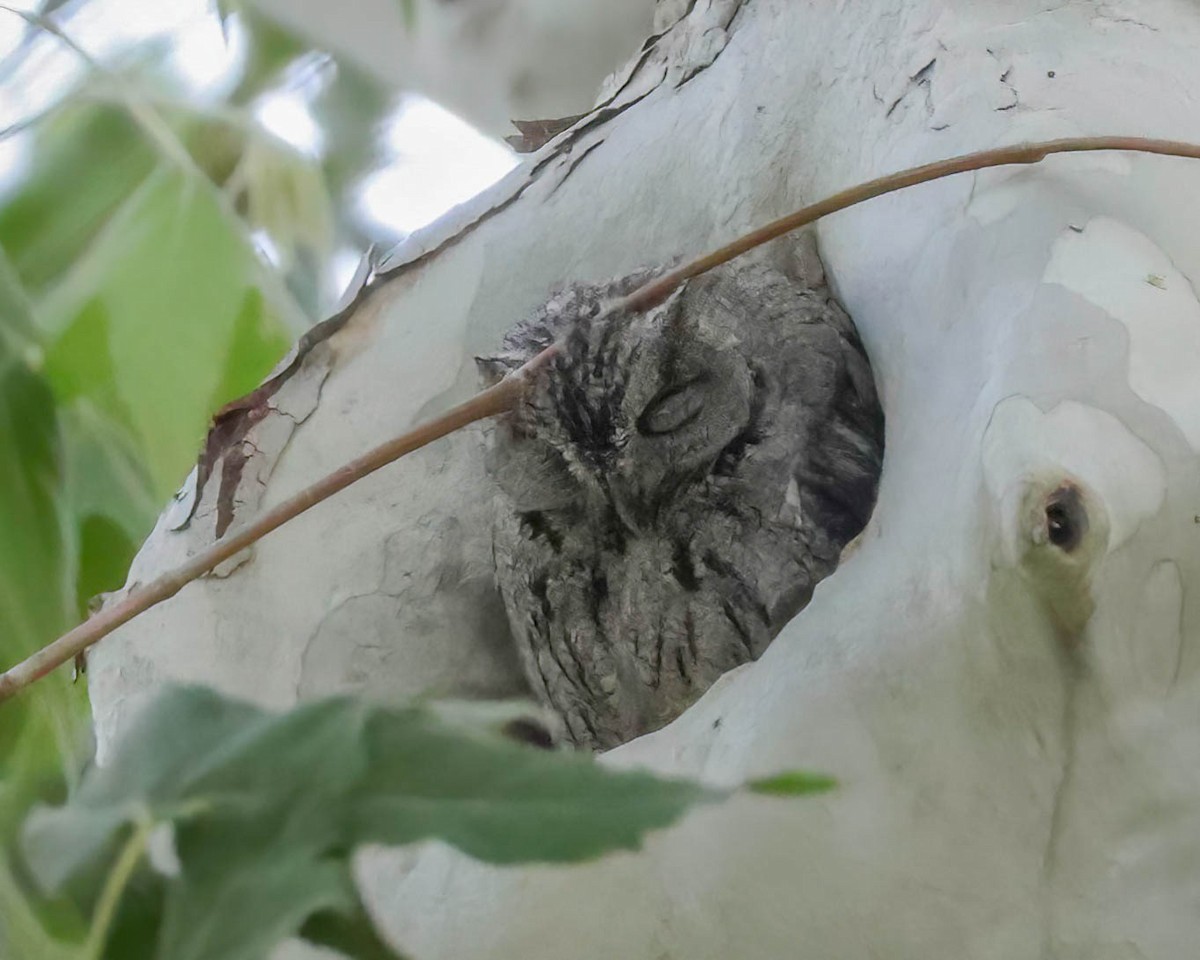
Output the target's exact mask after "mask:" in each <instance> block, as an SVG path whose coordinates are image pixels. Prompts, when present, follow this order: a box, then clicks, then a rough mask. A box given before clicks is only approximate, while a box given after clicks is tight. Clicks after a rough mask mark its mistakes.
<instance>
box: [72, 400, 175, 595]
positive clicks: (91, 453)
mask: <svg viewBox="0 0 1200 960" xmlns="http://www.w3.org/2000/svg"><path fill="white" fill-rule="evenodd" d="M59 420H60V423H61V424H62V434H63V451H64V460H65V472H66V477H65V490H64V493H65V502H66V507H67V509H68V510H69V511H70V513H71V516H72V517H73V518H74V522H75V525H76V530H77V542H78V549H79V559H78V572H77V577H76V591H75V592H76V610H77V615H78V616H81V617H82V616H84V615H86V613H87V607H88V601H89V600H90V599H91V598H92V597H95V596H96V595H98V594H100V593H103V592H106V591H109V590H115V589H117V588H118V587H120V586H121V584H122V583H124V581H125V575H126V573H127V571H128V570H129V564H130V563H131V562H132V561H133V557H134V554H135V553H136V551H137V548H138V546H139V545H140V544H141V542H142V540H143V539H144V538H145V536H146V535H147V534H148V533H149V532H150V530H151V529H152V528H153V526H154V519H155V517H156V516H157V514H158V510H159V506H160V504H159V501H158V500H157V499H156V498H155V496H154V492H153V488H152V486H151V483H150V477H149V475H148V474H147V472H146V469H145V467H144V466H143V464H142V462H141V455H140V451H139V450H138V449H137V447H136V444H135V442H134V440H133V437H132V436H131V435H130V434H129V431H128V430H126V429H125V428H124V427H123V426H121V424H119V423H117V422H116V421H115V420H113V419H112V418H111V417H109V416H107V415H106V414H104V413H103V412H102V411H101V410H100V409H99V408H98V407H96V405H95V404H93V403H92V402H91V401H90V400H88V399H86V398H84V397H79V398H76V400H75V401H74V402H72V403H71V404H70V405H68V406H66V407H63V408H61V409H60V412H59Z"/></svg>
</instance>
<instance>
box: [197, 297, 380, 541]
mask: <svg viewBox="0 0 1200 960" xmlns="http://www.w3.org/2000/svg"><path fill="white" fill-rule="evenodd" d="M357 307H358V298H357V297H354V298H353V299H352V300H351V301H350V303H349V304H348V305H347V306H346V307H345V308H343V309H342V310H341V311H339V312H338V313H336V314H334V315H333V316H332V317H329V318H328V319H326V320H322V321H321V322H320V323H318V324H316V325H315V326H314V327H313V328H312V329H311V330H309V331H307V332H306V333H305V334H304V335H303V336H302V337H300V339H299V340H297V341H296V345H295V347H294V348H293V349H292V352H291V354H290V355H289V356H288V357H287V358H285V360H284V361H283V362H282V363H281V364H280V365H279V368H278V369H277V371H276V372H275V373H273V374H271V375H270V376H269V377H268V378H267V379H266V380H264V381H263V382H262V383H261V384H259V385H258V386H257V387H255V388H254V389H253V390H251V391H250V392H249V393H248V394H246V395H245V396H244V397H240V398H238V399H237V400H232V401H230V402H229V403H227V404H225V406H223V407H222V408H221V409H220V410H218V411H217V412H216V413H215V414H213V418H212V426H210V427H209V430H208V436H207V437H206V438H205V440H204V447H203V449H202V450H201V451H200V457H199V459H198V460H197V461H196V483H195V495H194V497H193V499H192V504H191V507H190V508H189V510H188V512H187V515H186V516H185V517H184V519H183V520H182V522H180V523H179V524H177V525H176V526H175V527H174V528H173V529H175V530H183V529H186V528H187V526H188V525H189V524H190V523H191V522H192V519H193V518H194V517H195V516H196V511H197V510H198V509H199V507H200V501H201V500H202V499H203V497H204V490H205V488H206V486H207V485H208V481H209V478H210V477H211V476H212V474H213V472H214V471H215V469H216V466H217V464H218V463H219V462H221V461H222V459H224V463H223V467H222V471H221V483H220V489H219V491H218V494H217V526H216V536H217V537H218V538H220V537H221V536H223V535H224V533H225V531H226V530H228V529H229V524H230V523H232V522H233V519H234V517H233V497H234V494H235V493H236V491H237V488H238V484H239V483H240V481H241V476H242V471H243V469H244V468H245V465H246V461H247V459H248V456H247V454H246V453H245V452H244V450H243V449H242V444H243V442H244V441H245V440H246V437H247V435H248V434H249V433H250V431H251V429H253V428H254V427H255V426H256V425H257V424H259V423H261V422H262V421H263V420H265V419H266V418H267V416H268V415H269V414H270V413H271V409H272V408H271V405H270V401H271V398H272V397H274V396H275V395H276V394H277V393H278V392H279V390H280V389H281V388H282V387H283V385H284V384H285V383H287V382H288V381H289V380H290V379H291V378H292V377H293V376H295V375H296V373H297V372H298V371H299V370H301V369H302V368H303V367H304V364H305V362H306V361H307V359H308V357H309V354H310V353H311V352H312V351H313V350H314V349H315V348H316V347H318V346H319V345H320V344H322V343H324V342H325V341H326V340H328V339H329V338H330V337H331V336H333V335H334V334H335V333H337V332H338V331H339V330H341V329H342V327H344V326H345V325H346V322H347V321H348V320H349V319H350V317H351V316H353V315H354V313H355V311H356V309H357Z"/></svg>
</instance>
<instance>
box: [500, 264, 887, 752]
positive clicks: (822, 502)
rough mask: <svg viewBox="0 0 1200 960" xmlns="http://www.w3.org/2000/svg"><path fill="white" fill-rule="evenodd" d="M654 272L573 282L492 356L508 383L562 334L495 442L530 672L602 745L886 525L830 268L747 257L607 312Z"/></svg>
mask: <svg viewBox="0 0 1200 960" xmlns="http://www.w3.org/2000/svg"><path fill="white" fill-rule="evenodd" d="M811 272H812V271H811V270H810V273H811ZM652 275H654V271H639V272H637V273H634V274H631V275H629V276H627V277H624V278H621V279H619V280H615V281H612V282H609V283H602V284H595V285H576V286H570V287H567V288H566V289H563V290H561V291H559V292H557V293H556V294H555V295H554V296H552V297H551V299H550V300H549V302H547V303H546V304H545V305H543V306H542V307H541V308H540V309H539V310H537V311H536V312H535V314H534V315H533V316H532V317H530V318H528V319H527V320H525V321H523V322H522V323H520V324H518V325H517V326H516V327H515V328H514V329H513V330H512V331H511V332H510V333H509V334H508V335H507V336H506V337H505V339H504V342H503V346H502V348H501V350H500V351H499V352H498V354H497V355H496V356H493V357H488V358H480V359H479V361H478V362H479V365H480V368H481V370H482V371H483V373H484V375H485V379H489V380H492V381H494V380H495V379H497V378H499V377H501V376H503V375H504V374H505V373H507V372H508V371H510V370H513V369H515V368H516V367H518V366H520V365H521V364H522V363H524V362H525V361H526V360H528V359H529V358H530V357H532V356H533V355H534V354H536V353H538V352H539V351H540V350H541V349H542V348H543V347H545V346H547V345H548V344H550V343H554V342H558V343H559V344H560V348H561V349H560V351H559V352H558V354H557V356H556V357H555V359H554V360H553V361H552V362H551V363H550V364H548V365H547V366H546V367H544V368H543V369H542V370H541V371H540V372H539V373H538V374H537V376H536V379H535V382H534V383H533V385H532V387H531V390H530V392H529V395H528V397H527V399H526V401H525V402H524V403H523V404H522V405H521V406H520V407H519V409H517V410H515V411H514V412H513V413H511V414H508V415H506V416H505V417H504V418H502V419H501V420H499V421H498V422H497V423H496V424H495V426H494V427H493V429H492V432H491V435H490V438H489V450H488V470H489V472H490V474H491V476H492V477H493V478H494V480H495V483H496V488H497V490H498V493H497V495H496V518H495V527H494V531H493V550H494V557H495V575H496V583H497V586H498V588H499V590H500V593H501V595H502V596H503V599H504V604H505V607H506V610H507V614H508V619H509V624H510V626H511V630H512V634H513V637H514V640H515V642H516V644H517V647H518V650H519V654H520V657H521V661H522V664H523V667H524V670H525V673H526V675H527V677H528V680H529V683H530V685H531V687H532V689H533V691H534V693H535V694H536V695H537V696H538V697H539V698H540V699H541V700H542V701H543V702H544V703H545V704H546V705H547V706H548V707H550V708H551V710H552V711H553V712H554V713H555V714H557V715H558V716H559V717H560V718H561V720H562V724H563V728H564V730H565V736H566V738H567V739H569V740H570V741H572V742H573V743H574V744H576V745H578V746H580V747H585V748H590V749H606V748H609V747H612V746H615V745H617V744H620V743H623V742H625V741H627V740H630V739H633V738H634V737H637V736H639V735H641V734H643V733H647V732H649V731H651V730H654V729H656V728H658V727H661V726H663V725H664V724H666V723H668V722H669V721H670V720H672V719H673V718H675V717H676V716H678V715H679V714H680V713H681V712H682V711H684V710H685V709H686V708H687V707H688V706H689V705H690V704H691V703H692V702H693V701H695V700H696V699H697V698H698V697H699V696H700V694H702V693H703V692H704V691H705V690H706V689H707V688H708V687H709V686H710V685H711V684H712V683H713V682H714V681H715V680H716V679H717V678H718V677H720V676H721V674H723V673H725V672H726V671H728V670H730V669H732V668H734V667H736V666H738V665H739V664H743V663H746V662H747V661H751V660H754V659H756V658H758V657H759V656H760V655H761V654H762V652H763V651H764V650H765V649H766V647H767V645H768V644H769V643H770V642H771V640H772V638H773V637H774V636H775V634H776V633H778V631H779V630H780V629H781V628H782V627H783V626H784V624H786V623H787V622H788V620H789V619H791V618H792V617H793V616H794V615H795V614H796V613H797V612H798V611H799V610H800V609H801V608H802V607H803V606H804V605H805V604H806V603H807V602H808V599H809V597H810V596H811V595H812V591H813V588H814V586H815V585H816V584H817V582H818V581H819V580H821V578H823V577H825V576H827V575H828V574H829V573H831V572H832V571H833V569H834V567H835V566H836V565H837V561H838V557H839V554H840V552H841V549H842V547H843V546H844V545H845V544H846V543H847V542H848V541H849V540H850V539H851V538H853V537H854V536H855V535H856V534H857V533H858V532H859V531H860V530H861V529H862V528H863V526H864V525H865V524H866V522H867V519H868V517H869V515H870V512H871V509H872V507H873V505H874V500H875V493H876V487H877V483H878V478H879V472H880V467H881V461H882V456H883V413H882V410H881V408H880V405H879V400H878V398H877V395H876V391H875V386H874V381H873V378H872V374H871V368H870V365H869V363H868V361H867V357H866V354H865V352H864V350H863V346H862V343H861V342H860V340H859V338H858V335H857V333H856V331H855V329H854V327H853V324H852V323H851V321H850V318H849V317H848V316H847V315H846V313H845V311H843V310H842V308H841V307H840V306H839V305H838V303H837V302H836V301H835V300H834V298H833V297H832V295H831V294H830V292H829V290H828V289H827V288H826V286H825V285H824V281H823V278H821V277H820V275H818V277H817V279H816V280H815V281H814V280H813V279H812V278H811V277H810V278H809V279H807V280H806V279H805V278H804V277H803V276H800V275H798V274H797V271H796V270H794V269H793V270H785V269H781V268H780V267H778V266H775V265H773V264H772V263H770V262H767V261H765V260H760V261H758V262H753V263H749V264H746V263H739V264H737V265H731V266H727V267H723V268H720V269H719V270H716V271H714V272H712V273H709V274H707V275H705V276H704V277H701V278H699V279H696V280H692V281H689V282H688V283H687V284H686V285H685V286H684V287H683V288H682V289H681V290H679V291H677V292H676V293H675V294H674V295H673V296H672V297H671V298H670V299H669V300H668V301H667V302H666V303H664V304H663V305H662V306H660V307H658V308H656V309H653V310H651V311H649V312H647V313H644V314H634V313H631V312H627V311H626V312H617V313H613V312H611V311H608V312H605V307H606V305H608V304H610V303H611V302H612V301H613V300H614V299H615V298H617V297H619V296H621V295H624V294H626V293H629V292H631V291H632V290H634V289H635V288H636V287H637V286H639V285H640V284H641V283H642V282H644V281H645V280H647V279H649V278H650V277H651V276H652Z"/></svg>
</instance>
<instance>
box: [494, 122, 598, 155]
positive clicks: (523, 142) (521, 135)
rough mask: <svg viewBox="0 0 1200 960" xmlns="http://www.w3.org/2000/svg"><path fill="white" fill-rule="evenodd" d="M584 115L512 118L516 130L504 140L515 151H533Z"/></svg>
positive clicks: (540, 147)
mask: <svg viewBox="0 0 1200 960" xmlns="http://www.w3.org/2000/svg"><path fill="white" fill-rule="evenodd" d="M585 116H587V114H585V113H577V114H575V116H573V117H562V118H561V119H558V120H514V121H513V122H512V125H513V126H514V127H516V128H517V132H516V133H515V134H513V135H512V136H510V137H505V138H504V142H505V143H507V144H508V145H509V146H510V147H512V148H513V149H514V150H516V151H517V153H534V152H536V151H538V150H540V149H542V147H544V146H545V145H546V144H548V143H549V142H550V141H551V140H553V139H554V138H555V137H557V136H558V135H559V134H560V133H562V132H563V131H564V130H567V129H569V128H570V127H573V126H574V125H575V124H576V123H578V122H579V121H580V120H582V119H583V118H584V117H585Z"/></svg>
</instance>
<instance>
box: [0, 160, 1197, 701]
mask: <svg viewBox="0 0 1200 960" xmlns="http://www.w3.org/2000/svg"><path fill="white" fill-rule="evenodd" d="M1096 150H1123V151H1135V152H1139V153H1154V154H1160V155H1164V156H1173V157H1189V158H1191V159H1195V160H1200V144H1193V143H1184V142H1181V141H1176V140H1150V139H1144V138H1141V137H1077V138H1070V139H1064V140H1049V141H1044V142H1041V143H1028V144H1018V145H1016V146H1010V147H999V148H996V149H994V150H984V151H980V152H978V153H969V154H964V155H963V156H959V157H952V158H950V159H948V160H938V161H936V162H934V163H927V164H925V165H924V166H920V167H912V168H910V169H908V170H902V171H900V172H899V173H893V174H889V175H888V176H885V177H879V178H878V179H876V180H870V181H868V182H866V183H862V184H859V185H858V186H855V187H850V188H849V189H847V190H843V191H842V192H840V193H835V194H834V195H833V196H830V197H827V198H825V199H824V200H821V201H819V202H818V203H814V204H812V205H811V206H807V207H805V208H804V209H802V210H798V211H797V212H795V213H793V214H789V215H788V216H786V217H782V218H781V219H779V220H775V221H773V222H772V223H769V224H767V225H766V226H764V227H760V228H759V229H757V230H755V231H753V232H751V233H748V234H746V235H744V236H742V237H739V238H738V239H737V240H735V241H734V242H732V243H730V244H728V245H727V246H724V247H721V248H720V249H719V250H715V251H713V252H712V253H709V254H706V255H704V256H702V257H700V258H698V259H696V260H693V261H691V262H690V263H686V264H684V265H683V266H681V267H679V268H677V269H675V270H670V271H668V272H667V273H664V274H663V275H662V276H661V277H658V278H656V279H654V280H651V281H650V282H648V283H646V284H645V285H643V286H642V287H640V288H639V289H637V290H635V291H634V292H633V293H631V294H630V295H629V296H627V297H625V298H623V299H621V300H619V301H617V302H615V303H614V304H612V305H611V306H610V307H609V308H608V309H607V310H606V314H609V315H611V313H613V312H615V311H618V310H633V311H644V310H648V309H651V308H652V307H654V306H657V305H658V304H660V303H662V302H663V301H664V300H666V299H667V297H669V296H670V295H671V294H672V293H673V292H674V291H675V290H677V289H678V288H679V287H680V286H681V285H682V284H683V283H685V282H686V281H687V280H689V279H691V278H693V277H698V276H700V275H701V274H703V273H706V272H708V271H709V270H712V269H713V268H714V267H718V266H720V265H721V264H724V263H728V262H729V261H730V260H733V259H735V258H736V257H739V256H741V255H742V254H744V253H748V252H749V251H750V250H753V249H754V248H755V247H759V246H762V245H763V244H764V243H767V242H769V241H771V240H774V239H776V238H778V237H781V236H783V235H784V234H786V233H790V232H791V231H793V230H796V229H798V228H800V227H803V226H805V225H807V224H809V223H812V222H814V221H815V220H818V219H820V218H821V217H824V216H828V215H829V214H831V213H836V212H838V211H839V210H845V209H846V208H848V207H852V206H854V205H855V204H858V203H862V202H863V201H865V200H871V199H873V198H875V197H879V196H883V195H884V194H886V193H894V192H896V191H897V190H903V189H905V188H906V187H911V186H915V185H917V184H920V183H927V182H929V181H931V180H938V179H941V178H942V177H949V176H953V175H954V174H957V173H968V172H970V171H973V170H984V169H987V168H988V167H999V166H1008V165H1012V164H1032V163H1038V162H1039V161H1041V160H1043V159H1045V158H1046V157H1048V156H1050V155H1051V154H1055V153H1083V152H1090V151H1096ZM556 352H557V346H556V345H555V346H550V347H548V348H547V349H546V350H543V351H542V352H541V353H540V354H538V355H537V356H536V357H534V358H533V359H532V360H530V361H529V362H528V363H527V364H526V365H525V366H524V367H522V368H521V369H520V370H517V371H516V372H514V373H512V374H510V375H509V376H507V377H506V378H505V379H504V380H502V381H500V382H499V383H498V384H496V385H495V386H492V387H489V388H488V389H486V390H484V391H482V392H481V393H478V394H476V395H475V396H474V397H472V398H471V399H470V400H467V401H466V402H465V403H462V404H460V405H458V406H457V407H454V408H453V409H452V410H450V411H448V412H447V413H445V414H443V415H442V416H440V417H438V418H436V419H434V420H432V421H430V422H429V423H426V424H422V425H421V426H419V427H417V428H416V429H414V430H411V431H410V432H408V433H406V434H404V435H403V436H400V437H396V438H395V439H393V440H389V441H388V442H386V443H383V444H381V445H380V446H378V447H375V448H374V449H373V450H371V451H369V452H367V453H365V454H363V455H362V456H360V457H358V458H356V459H354V460H352V461H350V462H349V463H347V464H345V465H344V466H342V467H339V468H338V469H337V470H335V471H334V472H333V473H331V474H329V475H328V476H326V477H323V478H322V479H320V480H318V481H317V482H316V483H314V484H313V485H312V486H310V487H308V488H306V489H304V490H301V491H300V492H299V493H297V494H295V495H294V496H292V497H290V498H289V499H287V500H285V501H284V502H283V503H281V504H279V505H278V506H276V507H274V508H273V509H271V510H269V511H267V512H266V513H264V514H263V515H262V516H260V517H258V518H256V519H254V520H252V521H251V522H250V523H248V524H246V525H245V526H244V527H242V528H241V529H240V530H238V531H236V532H235V533H233V534H231V535H230V536H228V537H225V538H223V539H221V540H218V541H217V542H216V543H214V544H212V545H211V546H209V547H208V548H207V549H205V550H202V551H201V552H200V553H198V554H196V555H195V556H194V557H192V558H191V559H190V560H188V561H187V563H185V564H183V565H182V566H180V567H178V568H176V569H175V570H172V571H170V572H169V573H166V574H164V575H163V576H161V577H159V578H158V579H157V580H154V581H153V582H151V583H149V584H146V585H145V586H143V587H139V588H137V589H136V590H134V591H132V592H131V593H130V594H129V595H128V596H126V597H125V598H124V599H122V600H121V601H120V602H119V603H116V604H114V605H113V606H111V607H109V608H107V609H105V610H102V611H101V612H100V613H98V614H96V615H95V616H93V617H91V618H90V619H88V620H86V621H85V622H84V623H82V624H80V625H79V626H77V627H75V628H74V629H73V630H71V631H69V632H68V633H66V634H64V635H63V636H61V637H59V638H58V639H57V640H55V641H54V642H53V643H51V644H49V645H48V646H46V647H43V648H42V649H41V650H39V651H37V652H36V653H34V654H32V655H31V656H30V657H28V658H27V659H26V660H24V661H22V662H21V663H19V664H17V665H16V666H14V667H12V668H11V669H10V670H8V671H6V672H5V673H3V674H0V702H3V701H5V700H7V699H9V698H10V697H12V696H14V695H15V694H16V693H18V692H19V691H21V690H22V689H24V688H25V687H27V686H28V685H29V684H31V683H33V682H34V681H36V680H38V679H40V678H41V677H44V676H45V675H46V674H48V673H49V672H50V671H52V670H54V669H55V668H56V667H59V666H61V665H62V664H64V663H67V662H68V661H70V660H72V659H73V658H74V657H76V656H77V655H78V654H80V653H82V652H83V651H85V650H86V649H87V648H88V647H90V646H92V644H94V643H96V641H98V640H100V639H101V638H102V637H104V636H107V635H108V634H109V633H111V632H112V631H113V630H115V629H117V628H118V627H120V626H121V625H122V624H125V623H128V622H129V621H130V620H132V619H133V618H134V617H136V616H138V615H139V614H141V613H143V612H145V611H146V610H149V609H150V608H151V607H153V606H156V605H157V604H159V603H162V602H163V601H164V600H167V599H169V598H171V597H173V596H174V595H175V594H176V593H178V592H179V591H180V590H181V589H183V587H185V586H186V585H187V584H189V583H191V582H192V581H193V580H196V579H197V578H199V577H201V576H203V575H204V574H206V573H208V572H209V571H211V570H212V569H213V568H214V567H216V566H218V565H220V564H221V563H223V562H224V561H225V560H228V559H229V558H230V557H233V556H234V555H236V554H238V553H240V552H241V551H243V550H245V549H246V548H247V547H249V546H251V545H252V544H254V543H256V542H257V541H258V540H261V539H262V538H263V537H265V536H266V535H267V534H268V533H270V532H271V531H272V530H275V529H277V528H278V527H281V526H283V524H285V523H287V522H288V521H289V520H291V519H293V518H294V517H297V516H299V515H300V514H302V513H304V512H305V511H306V510H308V509H310V508H312V507H314V506H316V505H317V504H318V503H320V502H321V501H322V500H326V499H328V498H329V497H331V496H333V495H334V494H335V493H337V492H339V491H340V490H344V489H345V488H346V487H348V486H350V485H351V484H352V483H354V482H355V481H357V480H360V479H362V478H363V477H365V476H367V475H368V474H371V473H374V472H375V471H376V470H378V469H379V468H380V467H383V466H386V465H387V464H389V463H392V462H393V461H395V460H398V459H400V458H401V457H403V456H404V455H406V454H408V453H412V452H413V451H414V450H418V449H420V448H421V447H423V446H425V445H426V444H429V443H432V442H433V441H434V440H437V439H439V438H441V437H444V436H446V435H447V434H450V433H453V432H454V431H456V430H460V429H462V428H463V427H465V426H467V425H468V424H471V423H474V422H475V421H477V420H483V419H486V418H487V417H493V416H497V415H498V414H501V413H504V412H506V411H508V410H511V409H513V408H514V407H515V406H516V405H517V403H518V402H519V401H520V399H521V397H522V396H523V394H524V392H525V388H526V385H527V384H528V382H529V380H530V377H531V375H532V374H534V373H536V372H537V370H538V369H540V368H541V367H543V366H544V365H545V364H546V363H547V362H549V360H550V359H551V358H552V357H553V356H554V354H555V353H556Z"/></svg>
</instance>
